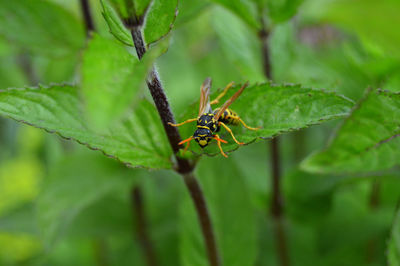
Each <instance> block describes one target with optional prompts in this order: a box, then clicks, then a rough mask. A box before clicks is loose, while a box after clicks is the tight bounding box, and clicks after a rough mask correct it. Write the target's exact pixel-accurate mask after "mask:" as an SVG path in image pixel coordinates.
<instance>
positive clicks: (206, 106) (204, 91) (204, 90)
mask: <svg viewBox="0 0 400 266" xmlns="http://www.w3.org/2000/svg"><path fill="white" fill-rule="evenodd" d="M210 90H211V78H206V80H205V81H204V82H203V84H202V85H201V87H200V106H199V116H201V115H202V114H204V113H206V112H210V111H211V105H210Z"/></svg>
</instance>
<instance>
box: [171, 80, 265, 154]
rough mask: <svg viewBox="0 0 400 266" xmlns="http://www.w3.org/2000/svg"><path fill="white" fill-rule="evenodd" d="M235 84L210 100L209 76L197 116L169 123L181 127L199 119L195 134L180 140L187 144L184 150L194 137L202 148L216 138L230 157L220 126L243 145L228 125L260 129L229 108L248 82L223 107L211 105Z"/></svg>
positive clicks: (203, 88) (180, 143) (201, 96)
mask: <svg viewBox="0 0 400 266" xmlns="http://www.w3.org/2000/svg"><path fill="white" fill-rule="evenodd" d="M233 85H234V83H233V82H231V83H229V84H228V85H227V86H226V87H225V88H224V90H223V91H222V93H221V94H219V95H218V96H217V98H215V99H214V100H213V101H210V90H211V78H207V79H206V80H205V81H204V82H203V84H202V85H201V87H200V105H199V114H198V116H197V118H192V119H188V120H186V121H184V122H182V123H179V124H172V123H168V124H169V125H171V126H174V127H179V126H182V125H184V124H187V123H191V122H195V121H197V128H196V131H195V132H194V134H193V136H191V137H189V138H187V139H185V140H183V141H181V142H179V145H182V144H184V143H187V144H186V147H185V150H184V152H185V151H186V150H187V149H188V148H189V145H190V141H192V140H193V139H194V140H195V141H196V142H197V143H198V144H199V146H200V147H201V148H204V147H206V146H207V145H208V144H209V143H210V141H211V140H213V139H214V140H216V141H217V144H218V148H219V150H220V151H221V154H222V155H223V156H224V157H228V156H227V155H226V154H225V153H224V151H223V150H222V147H221V143H228V142H227V141H225V140H223V139H221V138H220V137H219V135H218V134H216V133H217V132H219V130H220V128H221V127H223V128H225V130H226V131H228V132H229V133H230V134H231V136H232V139H233V140H234V141H235V142H236V143H237V144H239V145H243V144H244V143H243V142H239V141H238V140H237V139H236V138H235V135H233V132H232V130H231V129H230V128H229V127H228V125H239V123H241V124H242V125H243V126H244V127H245V128H247V129H250V130H258V129H259V128H253V127H249V126H248V125H246V123H245V122H244V121H243V120H242V119H241V118H240V117H239V116H238V115H237V113H235V112H234V111H232V110H230V109H228V107H229V106H230V105H231V104H232V103H233V102H234V101H235V100H236V99H237V98H238V97H239V96H240V95H241V94H242V92H243V90H244V89H245V88H246V87H247V86H248V83H247V82H246V83H245V84H244V85H243V86H242V87H241V88H240V89H239V90H238V91H237V92H236V93H235V94H234V95H233V96H232V97H231V98H229V99H228V100H227V101H226V102H225V103H224V104H223V105H222V106H221V107H219V108H216V109H215V110H212V108H211V105H214V104H217V103H219V100H220V99H221V98H222V97H224V96H225V94H226V93H227V92H228V90H229V88H231V87H232V86H233Z"/></svg>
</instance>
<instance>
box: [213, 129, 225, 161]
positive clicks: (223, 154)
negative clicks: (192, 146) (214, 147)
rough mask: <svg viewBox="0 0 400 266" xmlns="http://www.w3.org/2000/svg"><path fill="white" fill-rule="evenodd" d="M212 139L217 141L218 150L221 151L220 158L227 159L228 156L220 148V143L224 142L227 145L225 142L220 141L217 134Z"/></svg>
mask: <svg viewBox="0 0 400 266" xmlns="http://www.w3.org/2000/svg"><path fill="white" fill-rule="evenodd" d="M214 139H215V140H216V141H217V144H218V148H219V150H220V151H221V154H222V156H224V157H225V158H228V155H226V154H225V152H224V151H223V150H222V147H221V142H224V143H227V142H226V141H225V140H223V139H220V138H219V136H218V134H215V135H214Z"/></svg>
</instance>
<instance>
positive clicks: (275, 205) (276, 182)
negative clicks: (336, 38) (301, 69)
mask: <svg viewBox="0 0 400 266" xmlns="http://www.w3.org/2000/svg"><path fill="white" fill-rule="evenodd" d="M262 15H263V12H262V10H260V21H261V26H262V28H261V30H260V31H259V35H258V36H259V39H260V41H261V52H262V59H263V69H264V75H265V77H266V78H267V79H268V80H272V66H271V57H270V50H269V44H268V38H269V35H270V32H269V30H268V29H267V27H266V25H265V22H264V19H263V17H262ZM270 155H271V156H270V157H271V177H272V200H271V207H270V211H271V214H272V217H273V218H274V222H275V228H274V229H275V230H274V231H275V241H276V248H277V253H278V257H279V261H280V265H281V266H288V265H289V255H288V250H287V244H286V233H285V228H284V221H283V197H282V188H281V178H282V177H281V155H280V149H279V138H278V137H275V138H273V139H272V140H271V142H270Z"/></svg>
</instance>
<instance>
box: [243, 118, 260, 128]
mask: <svg viewBox="0 0 400 266" xmlns="http://www.w3.org/2000/svg"><path fill="white" fill-rule="evenodd" d="M239 122H240V123H242V124H243V126H244V127H245V128H247V129H250V130H259V129H260V128H261V127H249V126H248V125H246V123H245V122H244V121H243V120H242V119H241V118H239Z"/></svg>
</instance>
